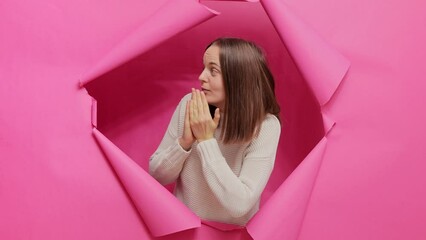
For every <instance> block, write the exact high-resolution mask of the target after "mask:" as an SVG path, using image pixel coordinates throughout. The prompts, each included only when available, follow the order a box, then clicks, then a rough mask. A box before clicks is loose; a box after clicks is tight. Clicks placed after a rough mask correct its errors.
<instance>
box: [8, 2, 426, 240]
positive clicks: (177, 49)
mask: <svg viewBox="0 0 426 240" xmlns="http://www.w3.org/2000/svg"><path fill="white" fill-rule="evenodd" d="M201 3H202V4H199V3H198V2H197V1H192V0H179V1H165V0H164V1H148V0H145V1H132V0H126V1H118V0H117V1H108V2H105V1H90V2H87V1H72V2H70V1H49V0H43V1H19V2H16V1H8V0H6V1H3V2H2V3H0V16H2V17H1V19H2V21H0V32H1V35H0V83H1V84H0V213H1V217H0V238H1V239H77V238H79V239H95V238H96V239H98V238H102V239H118V238H119V239H157V238H156V237H153V235H155V234H153V231H155V230H154V229H153V228H152V226H150V223H149V222H150V220H149V219H148V218H150V217H147V216H145V215H143V214H141V211H143V210H144V209H146V208H144V207H141V206H145V207H146V205H143V204H146V203H143V204H142V203H141V201H144V199H147V198H146V197H144V195H143V194H144V189H148V188H149V189H151V188H152V189H154V190H152V191H156V189H157V188H158V187H156V186H154V185H153V184H147V183H145V185H144V184H141V185H140V186H138V185H136V186H135V188H136V189H138V188H140V189H141V190H140V192H141V194H142V195H141V196H142V197H141V198H140V199H139V200H135V199H136V197H135V196H136V195H137V194H139V192H132V191H131V190H129V187H128V186H129V185H128V182H126V181H124V180H123V178H122V176H121V175H120V172H119V171H118V170H117V168H119V167H120V166H121V165H120V164H121V162H120V161H118V162H114V161H112V160H111V158H112V157H111V155H108V151H105V146H108V147H107V148H111V147H110V146H113V145H114V144H115V145H116V146H118V147H119V148H120V149H121V150H122V151H123V152H124V153H125V154H127V156H128V157H129V159H130V160H133V161H134V162H136V163H137V165H132V166H131V167H130V168H131V169H137V168H138V165H139V166H140V167H142V169H145V170H146V169H147V166H148V157H149V156H150V154H151V153H152V152H153V151H154V150H155V148H156V146H157V144H158V143H159V141H160V140H161V137H162V135H163V134H164V130H165V128H166V126H167V123H168V121H169V119H170V116H171V113H172V111H173V110H174V107H175V106H176V104H177V102H178V100H179V99H180V98H181V97H182V96H183V95H184V94H185V93H187V92H188V90H189V89H190V87H193V86H198V81H197V77H198V74H199V72H200V69H201V66H202V53H203V50H204V48H205V46H206V44H207V43H209V42H210V41H212V40H213V39H215V38H216V37H219V36H224V35H225V36H235V37H243V38H247V39H250V40H253V41H255V42H257V43H259V45H261V46H262V47H263V48H264V49H265V51H266V53H267V56H268V60H269V61H270V65H271V69H272V72H273V73H274V75H275V77H276V82H277V95H278V98H279V100H280V103H281V107H282V115H281V116H282V119H283V124H282V127H283V129H282V137H281V140H280V146H279V150H278V155H277V163H276V166H275V169H274V173H273V175H272V177H271V180H270V182H269V184H268V186H267V189H266V191H265V194H264V196H263V200H264V201H263V204H262V209H261V211H262V212H261V213H260V214H259V215H258V216H257V218H256V219H254V221H253V222H252V223H251V225H249V226H248V229H247V230H246V229H243V230H234V231H228V232H223V231H220V230H217V229H215V228H212V227H210V226H207V225H204V224H202V225H200V226H199V227H196V226H195V227H191V229H189V230H185V231H181V232H179V231H177V230H176V231H177V232H176V233H172V234H169V235H167V236H163V237H159V238H158V239H183V238H185V239H251V238H254V239H256V240H258V239H310V240H311V239H336V240H337V239H357V240H358V239H424V238H426V231H425V230H424V226H423V225H424V224H423V223H424V222H426V205H425V204H424V203H425V202H426V190H425V188H424V187H423V185H424V184H423V183H424V181H425V178H424V174H423V172H424V170H426V164H425V163H424V160H425V158H426V150H425V148H424V146H425V140H424V136H426V127H425V126H424V122H425V120H426V112H425V110H424V108H425V103H426V102H425V100H423V99H422V98H421V96H420V95H421V93H422V91H424V90H426V84H425V81H424V76H425V73H426V70H425V68H424V59H425V57H426V48H425V47H424V46H423V43H424V42H426V41H425V40H426V31H425V30H424V29H426V28H425V27H426V26H425V25H426V17H425V16H426V6H425V5H426V3H424V2H422V1H411V2H408V3H401V2H400V1H394V0H392V1H389V0H387V1H384V0H383V1H374V2H371V1H352V0H344V1H342V0H340V1H335V0H321V1H311V0H298V1H291V0H287V1H280V0H277V1H273V0H269V1H263V2H262V3H248V2H242V1H239V2H232V1H202V2H201ZM164 4H166V5H164ZM167 4H172V5H167ZM203 4H204V5H206V6H208V7H209V8H210V10H209V9H206V8H205V7H204V5H203ZM274 4H277V5H274ZM165 6H166V7H165ZM167 6H171V7H167ZM268 6H269V7H270V8H268ZM271 6H273V7H271ZM274 10H276V12H274ZM167 11H170V12H167ZM219 13H220V14H219ZM293 14H294V15H295V17H293ZM299 18H300V20H302V22H304V23H306V25H307V30H306V29H305V28H304V27H303V26H304V25H297V24H299V22H298V21H299ZM182 19H183V20H182ZM295 19H296V20H297V21H296V20H295ZM271 20H272V22H273V23H271ZM286 24H287V25H286ZM280 27H281V32H280V31H279V29H280ZM282 29H284V31H287V32H285V34H283V32H282V31H283V30H282ZM290 30H292V31H290ZM302 30H303V31H302ZM305 31H308V32H309V33H310V32H311V31H312V32H314V33H318V35H319V36H321V37H322V38H323V40H324V41H325V42H326V43H327V44H329V46H330V47H331V48H332V49H335V50H336V52H337V53H340V54H342V56H344V58H346V59H347V60H349V61H350V68H349V70H348V71H347V72H346V71H344V73H345V75H344V78H340V79H337V78H336V81H337V82H334V80H333V81H332V84H329V83H328V82H327V79H325V78H318V79H315V76H319V73H321V70H322V69H328V68H324V67H322V66H320V67H317V66H319V65H318V63H315V64H313V65H309V64H311V63H312V62H320V63H321V62H324V63H325V64H326V63H330V62H332V58H330V57H329V56H328V55H326V53H324V54H323V55H316V53H317V52H318V51H317V50H318V49H319V48H320V47H316V48H310V47H311V46H316V45H315V44H317V43H318V41H319V40H312V39H315V35H309V34H306V32H305ZM280 34H281V35H280ZM298 43H300V45H298ZM320 46H324V45H320ZM320 49H325V47H321V48H320ZM318 59H320V61H317V60H318ZM304 60H306V61H307V62H303V61H304ZM333 63H334V62H333ZM337 63H340V62H337ZM337 63H335V64H334V65H331V66H336V68H335V69H336V71H337V70H339V69H342V68H340V65H338V64H337ZM306 66H309V67H306ZM311 66H313V67H311ZM326 66H330V64H328V65H327V64H326ZM328 72H330V70H327V73H328ZM337 72H338V73H340V72H341V71H340V72H339V71H337ZM313 73H315V74H313ZM342 77H343V76H342ZM312 79H314V80H315V81H313V80H312ZM333 79H334V78H333ZM336 83H337V84H339V83H340V85H338V87H337V85H336V87H337V90H336V91H335V92H334V90H335V89H334V88H333V86H332V85H333V84H336ZM323 88H324V89H323ZM327 91H329V92H327ZM324 92H325V95H321V93H324ZM89 94H90V95H91V96H92V97H94V98H95V99H96V100H97V116H96V118H97V129H98V130H99V131H100V132H101V134H104V135H105V136H106V137H107V139H105V141H104V142H102V141H101V142H99V136H100V135H95V136H98V138H94V135H93V133H92V128H93V125H92V122H93V120H94V119H93V117H94V115H93V113H92V97H91V96H90V95H89ZM322 96H325V97H327V96H329V97H331V99H330V100H329V101H328V99H326V100H323V97H322ZM333 123H335V125H334V126H333V127H331V126H332V125H333ZM324 126H325V129H324ZM324 134H327V135H326V137H324ZM109 140H110V141H111V142H108V141H109ZM103 147H104V148H103ZM311 150H312V151H311ZM114 151H115V152H113V153H117V151H119V150H114ZM113 153H111V154H113ZM123 156H124V155H123ZM123 156H122V155H120V156H119V158H120V159H124V158H125V157H123ZM302 160H303V161H302ZM133 161H132V162H133ZM114 164H118V165H114ZM117 166H118V167H117ZM296 167H297V168H296ZM123 171H124V172H126V171H127V170H123ZM140 171H141V172H136V173H135V176H142V175H140V174H143V171H142V170H140ZM292 172H293V173H292ZM139 173H140V174H139ZM290 173H292V174H291V175H290ZM138 174H139V175H138ZM124 175H126V176H129V175H130V174H127V172H126V174H124ZM289 175H290V176H289ZM143 176H144V177H143V179H147V178H145V175H143ZM141 179H142V178H141ZM147 181H149V179H148V180H147ZM140 182H142V180H141V181H140ZM148 193H150V192H148ZM164 201H168V200H164ZM141 204H142V205H141ZM158 216H159V220H164V219H165V218H167V213H165V214H158ZM163 218H164V219H163ZM187 227H188V226H187ZM166 228H167V227H166ZM177 228H179V226H177ZM184 228H185V226H182V227H181V228H180V229H182V230H183V229H184ZM188 228H189V227H188ZM169 230H170V229H165V230H164V229H158V232H167V231H169ZM170 231H171V230H170Z"/></svg>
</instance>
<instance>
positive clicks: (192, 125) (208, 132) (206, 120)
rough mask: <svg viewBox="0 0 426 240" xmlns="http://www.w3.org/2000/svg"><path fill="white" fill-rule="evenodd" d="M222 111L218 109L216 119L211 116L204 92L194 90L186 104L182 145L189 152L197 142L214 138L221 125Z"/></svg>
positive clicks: (215, 114)
mask: <svg viewBox="0 0 426 240" xmlns="http://www.w3.org/2000/svg"><path fill="white" fill-rule="evenodd" d="M219 119H220V110H219V108H216V110H215V113H214V118H212V117H211V115H210V109H209V104H208V103H207V99H206V95H205V93H204V92H203V91H200V90H198V89H197V90H195V89H194V88H193V89H192V96H191V99H190V100H189V101H188V102H187V103H186V112H185V123H184V130H183V134H182V137H181V138H180V139H179V143H180V145H181V146H182V147H183V148H184V149H185V150H189V149H190V148H191V146H192V144H193V143H194V142H195V141H196V140H197V141H198V142H202V141H205V140H208V139H211V138H213V136H214V132H215V130H216V128H217V127H218V125H219Z"/></svg>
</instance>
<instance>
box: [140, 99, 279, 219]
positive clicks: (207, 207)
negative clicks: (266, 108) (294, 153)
mask: <svg viewBox="0 0 426 240" xmlns="http://www.w3.org/2000/svg"><path fill="white" fill-rule="evenodd" d="M190 98H191V94H188V95H186V96H185V97H183V98H182V100H181V101H180V103H179V105H178V106H177V108H176V110H175V112H174V114H173V116H172V119H171V121H170V123H169V126H168V128H167V131H166V133H165V135H164V137H163V140H162V141H161V143H160V145H159V147H158V149H157V150H156V151H155V153H154V154H153V155H152V156H151V158H150V163H149V169H150V174H151V175H152V176H153V177H154V178H155V179H157V181H159V182H160V183H161V184H163V185H166V184H169V183H172V182H175V181H176V186H175V190H174V194H175V196H176V197H177V198H178V199H179V200H181V201H182V202H183V203H184V204H185V205H186V206H188V207H189V208H190V209H191V210H192V211H193V212H194V213H195V214H197V215H198V216H199V217H200V218H201V219H204V220H208V221H216V222H222V223H228V224H236V225H245V224H246V223H247V222H248V220H250V218H251V217H252V216H253V215H254V214H255V213H256V212H257V211H258V209H259V201H260V195H261V193H262V191H263V189H264V188H265V185H266V183H267V182H268V179H269V176H270V175H271V172H272V169H273V166H274V161H275V155H276V151H277V145H278V141H279V137H280V133H281V125H280V123H279V121H278V119H277V118H276V117H275V116H274V115H272V114H268V115H267V116H266V118H265V120H264V121H263V122H262V125H261V128H260V132H259V135H258V136H257V137H256V138H254V139H253V140H252V141H251V142H248V143H244V144H223V143H222V142H221V141H220V140H219V136H220V131H221V128H220V125H221V124H220V123H219V127H218V128H217V129H216V130H215V133H214V138H212V139H209V140H206V141H202V142H199V143H198V142H195V143H194V144H193V145H192V147H191V149H190V150H189V151H185V150H184V149H183V148H182V147H181V146H180V144H179V142H178V139H179V137H180V136H182V133H183V128H184V119H185V110H186V108H185V106H186V102H187V101H188V100H189V99H190Z"/></svg>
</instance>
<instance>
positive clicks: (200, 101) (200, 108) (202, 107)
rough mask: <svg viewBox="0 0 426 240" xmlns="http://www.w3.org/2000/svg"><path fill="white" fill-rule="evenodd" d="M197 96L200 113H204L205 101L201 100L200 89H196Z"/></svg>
mask: <svg viewBox="0 0 426 240" xmlns="http://www.w3.org/2000/svg"><path fill="white" fill-rule="evenodd" d="M196 96H197V108H198V113H199V115H201V114H204V106H203V101H202V100H201V93H200V90H198V89H197V90H196Z"/></svg>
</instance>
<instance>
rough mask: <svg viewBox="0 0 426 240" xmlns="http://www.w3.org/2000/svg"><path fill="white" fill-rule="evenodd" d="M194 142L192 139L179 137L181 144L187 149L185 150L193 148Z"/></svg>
mask: <svg viewBox="0 0 426 240" xmlns="http://www.w3.org/2000/svg"><path fill="white" fill-rule="evenodd" d="M193 143H194V142H193V141H192V142H190V141H185V140H184V139H183V138H179V145H180V146H181V147H182V148H183V149H184V150H185V151H189V150H191V147H192V144H193Z"/></svg>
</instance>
